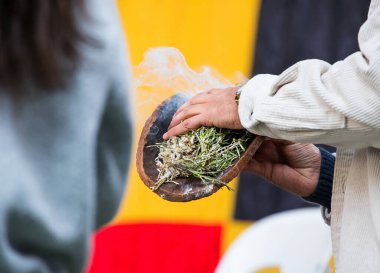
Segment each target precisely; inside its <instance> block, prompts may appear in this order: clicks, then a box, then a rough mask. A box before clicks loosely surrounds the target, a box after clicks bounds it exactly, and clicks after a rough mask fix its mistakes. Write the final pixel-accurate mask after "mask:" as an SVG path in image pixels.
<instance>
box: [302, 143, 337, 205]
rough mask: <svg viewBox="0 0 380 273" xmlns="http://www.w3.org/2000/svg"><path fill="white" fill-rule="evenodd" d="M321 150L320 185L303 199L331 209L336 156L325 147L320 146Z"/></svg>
mask: <svg viewBox="0 0 380 273" xmlns="http://www.w3.org/2000/svg"><path fill="white" fill-rule="evenodd" d="M319 151H320V153H321V168H320V174H319V180H318V185H317V188H316V189H315V191H314V193H313V194H311V195H310V196H308V197H304V198H303V199H304V200H306V201H309V202H313V203H317V204H319V205H321V206H323V207H325V208H327V209H328V210H331V195H332V186H333V178H334V166H335V156H334V155H332V154H331V153H330V152H328V151H327V150H325V149H323V148H319Z"/></svg>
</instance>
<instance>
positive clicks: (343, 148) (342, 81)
mask: <svg viewBox="0 0 380 273" xmlns="http://www.w3.org/2000/svg"><path fill="white" fill-rule="evenodd" d="M359 47H360V51H358V52H356V53H354V54H352V55H350V56H348V57H347V58H346V59H344V60H342V61H338V62H336V63H334V64H332V65H330V64H328V63H326V62H324V61H321V60H305V61H301V62H299V63H297V64H295V65H294V66H292V67H290V68H288V69H287V70H286V71H284V72H283V73H282V74H280V75H278V76H276V75H257V76H255V77H253V78H252V79H251V80H250V81H249V82H248V83H247V84H245V85H244V86H243V87H242V88H241V89H239V92H237V95H240V99H239V105H238V106H237V105H236V103H235V92H234V91H236V89H235V88H230V89H225V90H211V91H207V92H205V93H202V94H199V95H197V96H195V97H194V98H192V99H191V100H190V101H189V102H187V103H186V104H184V105H183V106H182V107H181V108H180V109H179V110H178V112H177V113H176V114H175V116H174V118H173V120H172V123H171V124H170V126H169V131H168V132H167V133H166V134H165V135H164V138H165V139H168V138H169V137H171V136H173V135H177V134H181V133H184V132H186V131H187V130H189V129H193V128H197V127H199V126H202V125H206V126H217V127H223V128H231V129H241V128H246V129H247V130H249V131H251V132H253V133H255V134H258V135H264V136H268V137H271V138H276V139H285V140H290V141H295V142H304V143H322V144H330V145H334V146H337V147H338V150H337V158H336V162H335V170H334V182H333V186H332V187H333V189H332V199H331V230H332V241H333V251H334V258H335V264H336V269H337V272H338V273H340V272H342V273H343V272H344V273H349V272H352V273H357V272H378V271H379V269H380V243H379V242H380V213H379V212H380V210H379V208H380V118H379V117H380V0H372V1H371V5H370V8H369V13H368V19H367V21H366V22H365V23H364V24H363V26H362V27H361V29H360V32H359ZM240 91H241V94H239V93H240ZM272 142H273V141H272ZM274 144H275V143H272V144H270V145H264V146H263V149H267V150H266V153H265V154H266V158H263V157H262V153H260V152H259V153H258V154H257V156H256V157H255V158H254V159H253V160H255V161H256V163H257V164H264V165H265V163H268V162H270V164H267V167H268V166H269V167H274V166H278V165H276V164H273V163H277V164H279V165H280V166H281V168H276V170H277V171H278V172H277V171H275V169H274V168H267V173H266V174H265V173H264V175H265V176H266V177H268V178H270V179H272V180H275V179H274V176H273V175H276V176H278V175H283V176H285V175H286V176H289V175H291V174H294V173H295V172H298V174H301V175H303V176H305V175H308V177H307V179H303V180H300V181H301V183H299V184H298V186H297V183H295V184H293V186H294V185H296V187H293V186H292V185H286V184H281V183H282V182H284V181H285V182H286V180H281V182H280V180H279V179H276V180H277V181H274V182H275V183H276V184H278V185H280V186H281V187H283V188H285V189H287V190H289V191H292V192H293V193H295V194H299V195H302V196H310V195H313V194H315V191H317V190H320V188H318V186H319V185H317V182H318V181H319V182H322V183H323V184H324V185H327V184H328V183H325V182H326V180H329V179H328V178H327V177H326V179H325V178H324V177H323V176H324V172H325V169H326V170H327V169H330V170H331V168H328V167H326V165H324V164H323V163H324V162H326V160H324V158H323V157H324V154H321V153H320V152H318V150H316V149H314V148H315V147H313V146H310V145H305V146H304V147H302V144H296V146H293V147H296V148H295V149H294V148H290V149H287V147H292V146H291V145H289V143H287V142H285V143H284V142H282V143H281V142H280V143H279V144H278V145H274ZM303 149H308V150H309V151H311V154H312V157H313V158H309V157H307V156H306V157H304V155H305V154H303V155H302V153H300V151H302V150H303ZM294 150H296V152H294ZM297 150H298V151H297ZM294 155H296V158H294ZM300 155H302V156H300ZM297 157H298V158H297ZM294 159H297V160H294ZM300 159H304V160H300ZM306 159H307V160H306ZM255 161H254V162H253V163H254V164H255ZM265 161H267V162H265ZM327 161H328V162H330V163H328V164H330V165H331V163H332V162H333V160H331V159H328V160H327ZM302 162H304V163H305V164H301V165H300V163H302ZM321 162H322V163H321ZM262 166H263V165H261V167H262ZM284 166H287V168H283V167H284ZM325 167H326V168H325ZM250 169H251V170H252V171H255V172H257V173H259V174H263V170H265V168H256V169H254V168H253V167H252V165H251V166H250ZM322 169H323V170H322ZM280 170H282V171H284V170H287V172H282V173H281V171H280ZM316 170H317V171H316ZM273 171H274V172H273ZM304 171H306V173H307V174H305V172H304ZM315 171H316V172H315ZM260 172H261V173H260ZM310 174H311V175H310ZM322 174H323V175H322ZM330 175H331V171H330ZM298 177H299V175H298ZM288 182H290V181H288ZM326 193H327V194H328V189H326V191H325V192H324V194H326ZM330 196H331V193H330Z"/></svg>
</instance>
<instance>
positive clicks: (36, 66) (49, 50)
mask: <svg viewBox="0 0 380 273" xmlns="http://www.w3.org/2000/svg"><path fill="white" fill-rule="evenodd" d="M83 5H84V3H83V0H0V86H3V87H5V89H7V90H9V91H10V92H13V93H19V92H22V89H23V87H24V86H25V85H27V84H33V85H35V86H36V87H39V88H42V89H46V90H50V89H54V88H59V87H63V86H64V85H65V83H66V80H67V77H68V72H69V71H72V70H73V68H75V67H76V66H77V64H78V62H79V60H80V52H79V50H78V44H79V43H80V42H81V41H84V40H86V37H85V36H84V35H83V34H82V33H81V31H80V29H79V27H78V24H77V22H76V20H77V16H76V15H77V14H78V12H83Z"/></svg>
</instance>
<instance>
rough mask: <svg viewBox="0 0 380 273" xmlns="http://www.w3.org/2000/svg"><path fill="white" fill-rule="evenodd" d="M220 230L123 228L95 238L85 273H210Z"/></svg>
mask: <svg viewBox="0 0 380 273" xmlns="http://www.w3.org/2000/svg"><path fill="white" fill-rule="evenodd" d="M221 230H222V228H221V226H199V225H181V224H125V225H115V226H110V227H107V228H105V229H103V230H101V231H99V232H98V233H97V234H96V235H95V250H94V253H93V257H92V262H91V265H90V267H89V270H88V273H194V272H196V273H213V272H214V270H215V268H216V265H217V263H218V261H219V259H220V255H221V251H220V249H221V245H220V244H221Z"/></svg>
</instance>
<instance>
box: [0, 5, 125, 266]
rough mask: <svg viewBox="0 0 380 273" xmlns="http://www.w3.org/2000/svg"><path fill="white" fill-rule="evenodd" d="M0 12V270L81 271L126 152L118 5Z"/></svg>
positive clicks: (113, 204) (109, 210)
mask: <svg viewBox="0 0 380 273" xmlns="http://www.w3.org/2000/svg"><path fill="white" fill-rule="evenodd" d="M0 20H1V25H0V41H1V42H0V140H1V141H0V173H1V191H0V272H4V273H21V272H22V273H27V272H34V273H35V272H39V273H44V272H54V273H57V272H70V273H79V272H83V270H84V269H85V265H86V262H87V260H88V254H89V253H88V252H89V248H90V238H91V234H92V232H93V231H94V230H95V229H96V228H99V227H100V226H102V225H104V224H105V223H107V222H108V221H110V220H111V219H112V217H113V215H114V214H115V212H116V210H117V208H118V205H119V201H120V199H121V197H122V193H123V189H124V184H125V180H126V174H127V171H128V166H129V162H130V155H131V142H132V131H131V130H132V121H131V115H130V112H131V110H130V106H129V96H128V91H130V90H129V80H130V79H129V67H128V60H127V58H126V54H125V43H124V36H123V31H122V29H121V27H120V24H119V21H118V14H117V10H116V5H115V3H114V1H104V0H84V1H81V0H56V1H46V0H28V1H25V0H3V1H1V2H0Z"/></svg>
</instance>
